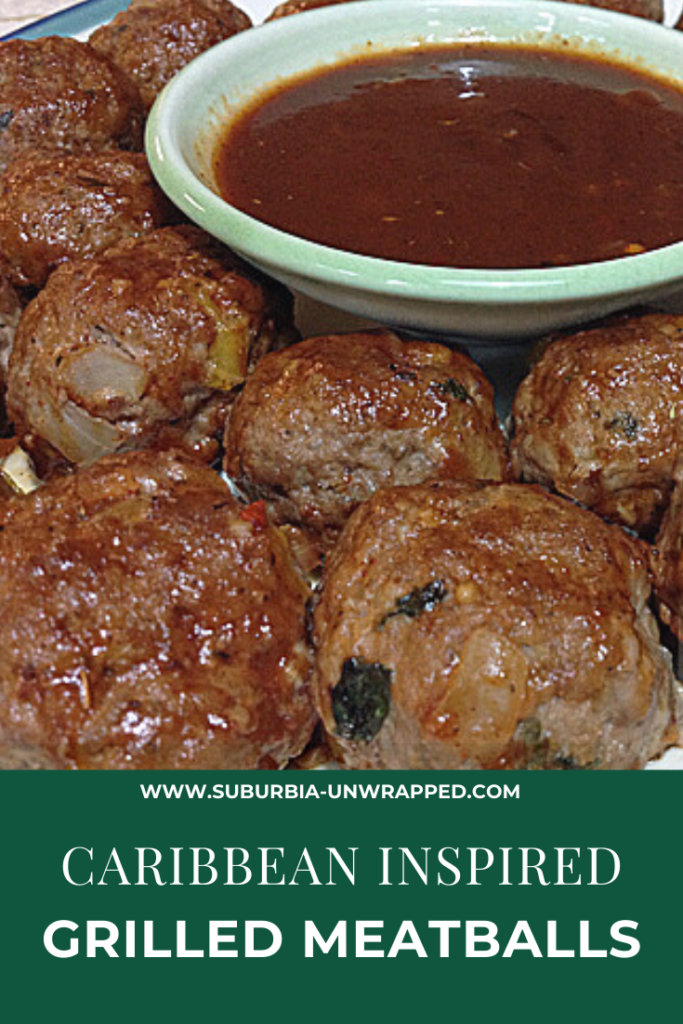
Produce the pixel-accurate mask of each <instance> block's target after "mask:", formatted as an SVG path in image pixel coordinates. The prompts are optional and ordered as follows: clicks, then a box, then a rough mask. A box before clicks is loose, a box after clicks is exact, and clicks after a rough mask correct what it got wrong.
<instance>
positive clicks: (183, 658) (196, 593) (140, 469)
mask: <svg viewBox="0 0 683 1024" xmlns="http://www.w3.org/2000/svg"><path fill="white" fill-rule="evenodd" d="M0 522H2V530H1V531H0V694H1V699H0V767H1V768H87V769H93V768H211V769H217V768H221V769H222V768H275V767H280V766H282V765H283V764H284V763H285V762H286V761H287V760H288V759H289V758H290V757H291V756H293V755H296V754H298V753H300V751H301V750H302V749H303V747H304V746H305V744H306V743H307V741H308V740H309V738H310V736H311V733H312V731H313V728H314V724H315V717H314V712H313V707H312V700H311V696H310V690H309V685H308V677H309V675H310V662H311V656H310V652H309V650H308V647H307V644H306V640H305V602H306V599H307V591H306V589H305V588H304V586H303V584H302V582H301V579H300V577H299V576H298V575H297V573H296V571H295V569H294V568H293V565H292V562H291V560H290V558H289V554H288V552H287V549H286V547H285V545H284V544H283V542H282V540H281V538H280V537H279V536H278V534H277V531H276V530H275V529H274V528H273V527H271V526H269V525H268V523H267V521H266V519H265V516H264V514H263V509H262V507H257V508H256V509H254V508H253V507H245V506H242V505H240V504H238V503H237V502H236V501H235V499H234V498H232V497H231V495H230V493H229V491H228V489H227V486H226V485H225V483H224V482H223V481H222V480H221V478H220V477H219V476H218V475H217V474H216V473H214V472H213V471H212V470H210V469H207V468H205V467H203V466H201V465H199V464H198V463H195V462H194V461H193V460H189V459H187V458H186V457H185V456H183V455H181V454H179V453H174V452H164V453H157V452H132V453H126V454H124V455H118V456H114V457H111V458H108V459H104V460H102V461H101V462H99V463H98V464H97V465H96V466H93V467H91V468H90V469H87V470H82V471H81V472H79V473H76V474H73V475H72V476H68V477H65V478H62V479H60V480H58V481H55V482H53V483H51V484H48V485H46V486H44V487H42V488H40V489H39V490H38V491H36V492H34V494H32V495H31V496H30V497H27V498H21V499H13V500H11V501H9V502H6V503H4V504H3V505H1V506H0Z"/></svg>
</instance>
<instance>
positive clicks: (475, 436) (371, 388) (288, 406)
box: [225, 331, 507, 533]
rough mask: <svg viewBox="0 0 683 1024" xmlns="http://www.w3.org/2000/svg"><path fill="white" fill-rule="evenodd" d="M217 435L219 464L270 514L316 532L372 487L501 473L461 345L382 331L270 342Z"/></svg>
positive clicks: (498, 443) (475, 373)
mask: <svg viewBox="0 0 683 1024" xmlns="http://www.w3.org/2000/svg"><path fill="white" fill-rule="evenodd" d="M225 447H226V452H227V455H226V469H227V471H228V473H229V474H230V475H231V476H233V477H234V478H235V480H236V481H237V483H238V484H239V485H240V486H241V487H243V488H244V489H245V490H246V492H247V493H248V494H250V495H251V496H252V497H259V498H264V499H265V500H266V501H267V502H268V504H269V507H270V508H271V510H272V513H273V515H274V517H275V519H276V520H277V521H278V522H281V523H282V522H290V523H295V524H298V525H301V526H305V527H308V528H311V529H313V530H315V531H318V532H320V533H326V532H332V533H334V531H336V530H338V529H339V528H340V527H341V526H342V525H343V523H344V521H345V519H346V517H347V516H348V515H349V513H350V512H351V511H352V509H353V508H355V506H356V505H357V504H358V503H359V502H361V501H365V500H366V499H367V498H369V497H370V495H371V494H372V493H373V492H374V491H375V490H377V488H379V487H388V486H391V485H392V484H408V483H417V482H419V481H421V480H425V479H426V478H427V477H456V478H465V479H473V478H481V479H488V480H500V479H502V478H503V477H505V476H506V474H507V453H506V448H505V441H504V438H503V434H502V431H501V429H500V425H499V423H498V420H497V418H496V414H495V411H494V405H493V391H492V388H491V385H490V384H489V383H488V381H487V380H486V378H485V377H484V375H483V374H482V372H481V370H479V368H478V367H477V366H476V364H475V363H474V362H473V361H472V360H471V359H470V358H469V357H468V356H466V355H464V354H462V353H461V352H457V351H453V350H451V349H448V348H446V347H445V346H443V345H435V344H430V343H427V342H421V341H410V342H405V341H401V339H400V338H399V337H398V336H397V335H396V334H393V333H391V332H389V331H367V332H363V333H357V334H336V335H328V336H323V337H320V338H310V339H308V340H307V341H302V342H299V343H298V344H296V345H293V346H292V347H291V348H289V349H287V350H285V351H283V352H278V353H271V354H270V355H269V356H267V357H266V358H265V359H264V360H263V361H262V362H261V363H260V364H259V365H258V367H257V368H256V370H255V372H254V373H253V375H252V376H251V377H250V378H249V380H248V381H247V383H246V385H245V387H244V390H243V391H242V393H241V394H240V396H239V398H238V399H237V401H236V403H235V406H234V409H233V410H232V413H231V416H230V422H229V425H228V428H227V431H226V441H225Z"/></svg>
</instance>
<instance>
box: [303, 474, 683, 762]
mask: <svg viewBox="0 0 683 1024" xmlns="http://www.w3.org/2000/svg"><path fill="white" fill-rule="evenodd" d="M649 593H650V584H649V577H648V572H647V561H646V557H645V554H644V551H643V549H642V548H641V545H640V542H638V541H635V540H633V539H631V538H630V537H629V536H628V535H627V534H626V533H625V532H624V531H623V530H622V529H621V528H620V527H618V526H611V525H609V524H607V523H604V522H603V521H602V520H601V519H599V518H598V517H597V516H595V515H593V513H591V512H588V511H586V510H585V509H581V508H579V507H578V506H576V505H573V504H571V503H570V502H567V501H565V500H564V499H562V498H559V497H557V496H554V495H550V494H548V493H547V492H545V491H543V490H542V489H541V488H538V487H534V486H524V485H521V484H495V483H493V484H481V483H480V484H477V483H455V482H452V481H436V482H430V483H426V484H422V485H418V486H415V487H405V488H395V489H392V490H386V491H380V492H378V493H377V494H375V495H374V496H373V497H372V498H371V499H370V501H369V502H367V503H366V504H364V505H361V506H360V508H358V509H357V510H356V512H354V514H353V515H352V517H351V518H350V519H349V521H348V523H347V526H346V529H345V530H344V532H343V534H342V536H341V538H340V541H339V544H338V546H337V547H336V548H335V549H334V551H333V552H332V554H331V556H330V558H329V561H328V565H327V568H326V572H325V577H324V582H323V589H322V594H321V596H320V600H319V604H318V606H317V608H316V610H315V613H314V638H315V644H316V649H317V650H316V667H315V671H314V683H313V687H314V695H315V700H316V703H317V706H318V710H319V712H320V714H321V717H322V720H323V723H324V725H325V728H326V730H327V732H328V734H329V735H330V737H331V739H332V741H333V742H334V744H335V746H336V747H337V749H338V750H339V751H340V752H341V755H342V756H343V759H344V762H345V764H346V765H347V766H349V767H352V768H401V769H408V768H636V767H642V766H643V765H644V764H645V762H646V761H647V760H648V759H649V758H651V757H652V756H654V755H655V754H657V753H659V752H660V751H662V750H663V749H664V748H665V747H666V746H667V745H668V744H670V743H671V742H674V741H675V739H676V735H675V727H674V703H675V685H676V684H675V680H674V677H673V674H672V670H671V664H670V657H669V655H668V652H666V651H665V650H664V649H663V648H662V647H660V645H659V637H658V632H657V626H656V624H655V619H654V616H653V615H652V613H651V611H650V610H649V608H648V605H647V601H648V597H649Z"/></svg>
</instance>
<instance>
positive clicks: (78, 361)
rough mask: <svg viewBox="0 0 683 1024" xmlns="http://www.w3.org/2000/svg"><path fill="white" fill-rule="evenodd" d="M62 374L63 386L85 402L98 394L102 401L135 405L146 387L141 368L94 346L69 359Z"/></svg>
mask: <svg viewBox="0 0 683 1024" xmlns="http://www.w3.org/2000/svg"><path fill="white" fill-rule="evenodd" d="M62 372H63V374H64V379H65V381H66V383H67V386H69V387H70V388H71V389H73V391H75V392H76V394H77V395H80V396H82V397H83V399H85V400H88V399H89V400H92V398H93V396H95V395H100V396H101V397H102V398H103V399H105V400H106V399H117V398H123V399H124V400H125V401H127V402H137V401H138V399H140V397H141V396H142V395H143V394H144V391H145V387H146V385H147V374H146V373H145V371H144V370H143V369H142V367H140V366H138V365H137V363H135V362H133V360H132V359H130V358H129V357H128V356H126V355H124V354H123V353H121V352H118V351H117V350H116V349H115V348H111V347H109V346H102V345H99V346H95V347H94V348H89V349H86V350H85V351H84V352H80V353H78V354H76V355H74V356H71V357H69V360H68V363H67V364H66V366H65V367H64V369H63V371H62Z"/></svg>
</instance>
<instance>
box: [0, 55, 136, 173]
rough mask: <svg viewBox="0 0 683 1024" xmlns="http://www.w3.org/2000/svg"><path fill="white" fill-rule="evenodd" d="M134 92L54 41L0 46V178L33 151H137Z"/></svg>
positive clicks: (116, 74) (109, 67) (100, 62)
mask: <svg viewBox="0 0 683 1024" xmlns="http://www.w3.org/2000/svg"><path fill="white" fill-rule="evenodd" d="M141 144H142V111H141V107H140V97H139V95H138V93H137V90H136V89H135V87H134V86H132V85H131V84H130V82H129V81H128V80H127V78H126V77H125V75H124V74H123V73H122V72H121V71H119V69H118V68H116V67H115V66H114V65H113V64H112V63H111V62H110V61H109V60H108V59H107V58H106V57H104V56H103V55H102V54H99V53H97V52H96V51H95V50H93V49H92V47H90V46H88V44H87V43H80V42H78V41H77V40H76V39H68V38H62V37H61V36H47V37H45V38H43V39H34V40H25V39H10V40H6V41H5V42H0V173H2V172H3V171H4V170H5V168H6V166H7V164H8V163H9V162H10V161H11V160H13V159H14V158H15V157H16V156H18V154H19V153H22V152H23V151H24V150H26V149H30V148H32V147H36V146H46V147H47V146H49V147H53V148H57V149H65V150H69V151H75V150H79V149H81V148H83V147H86V148H89V149H93V150H101V149H112V148H122V149H139V148H140V146H141Z"/></svg>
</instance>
